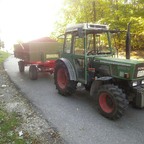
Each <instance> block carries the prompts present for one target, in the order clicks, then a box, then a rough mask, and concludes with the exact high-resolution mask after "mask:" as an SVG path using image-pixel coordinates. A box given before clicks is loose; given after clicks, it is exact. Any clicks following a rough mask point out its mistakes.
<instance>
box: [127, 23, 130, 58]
mask: <svg viewBox="0 0 144 144" xmlns="http://www.w3.org/2000/svg"><path fill="white" fill-rule="evenodd" d="M130 24H131V23H128V26H127V34H126V59H130V53H131V38H130Z"/></svg>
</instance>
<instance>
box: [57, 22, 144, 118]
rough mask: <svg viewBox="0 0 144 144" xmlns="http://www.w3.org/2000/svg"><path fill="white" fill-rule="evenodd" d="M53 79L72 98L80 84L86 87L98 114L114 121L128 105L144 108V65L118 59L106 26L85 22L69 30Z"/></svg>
mask: <svg viewBox="0 0 144 144" xmlns="http://www.w3.org/2000/svg"><path fill="white" fill-rule="evenodd" d="M128 52H129V51H128ZM127 55H129V54H127ZM54 80H55V85H56V88H57V90H58V92H59V93H60V94H61V95H64V96H69V95H72V94H73V93H74V92H75V90H76V87H77V83H81V84H83V85H84V86H85V88H86V89H87V90H89V91H90V96H92V97H93V98H94V99H95V101H96V107H97V109H98V111H99V112H100V113H101V114H102V115H103V116H104V117H106V118H109V119H112V120H116V119H119V118H120V117H122V116H123V114H124V112H125V110H126V108H127V107H128V104H129V103H132V104H133V106H135V107H137V108H143V107H144V94H143V91H144V88H143V87H144V62H140V61H137V60H131V59H119V58H117V57H115V56H114V49H113V47H112V42H111V31H110V30H109V28H108V27H107V26H106V25H99V24H88V23H84V24H77V25H75V26H69V27H67V28H66V32H65V39H64V45H63V52H62V54H61V57H60V58H59V59H57V61H56V63H55V70H54Z"/></svg>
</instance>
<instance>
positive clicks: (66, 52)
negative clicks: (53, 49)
mask: <svg viewBox="0 0 144 144" xmlns="http://www.w3.org/2000/svg"><path fill="white" fill-rule="evenodd" d="M113 54H114V53H113V49H112V46H111V41H110V32H109V30H108V26H106V25H100V24H88V23H84V24H77V25H74V26H69V27H67V28H66V33H65V41H64V48H63V54H62V57H65V58H68V59H69V61H70V62H71V63H72V64H73V66H74V69H75V71H76V75H77V79H78V81H79V82H82V83H84V84H86V83H87V81H88V75H89V74H88V73H91V71H93V69H92V67H91V63H90V61H91V60H92V59H93V58H94V57H97V56H98V57H100V56H110V57H112V56H113ZM91 74H92V73H91Z"/></svg>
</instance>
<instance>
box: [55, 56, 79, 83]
mask: <svg viewBox="0 0 144 144" xmlns="http://www.w3.org/2000/svg"><path fill="white" fill-rule="evenodd" d="M59 61H61V62H63V63H64V64H65V66H66V67H67V69H68V72H69V76H70V80H74V81H77V77H76V73H75V69H74V67H73V65H72V64H71V62H70V61H69V60H68V59H66V58H60V59H58V60H57V61H56V63H57V62H59Z"/></svg>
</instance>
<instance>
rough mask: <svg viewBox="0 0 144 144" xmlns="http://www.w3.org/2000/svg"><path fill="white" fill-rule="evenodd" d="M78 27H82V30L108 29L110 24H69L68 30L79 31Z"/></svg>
mask: <svg viewBox="0 0 144 144" xmlns="http://www.w3.org/2000/svg"><path fill="white" fill-rule="evenodd" d="M78 29H82V30H108V26H107V25H102V24H91V23H80V24H75V25H73V26H67V28H66V32H73V31H78Z"/></svg>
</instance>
